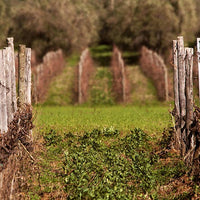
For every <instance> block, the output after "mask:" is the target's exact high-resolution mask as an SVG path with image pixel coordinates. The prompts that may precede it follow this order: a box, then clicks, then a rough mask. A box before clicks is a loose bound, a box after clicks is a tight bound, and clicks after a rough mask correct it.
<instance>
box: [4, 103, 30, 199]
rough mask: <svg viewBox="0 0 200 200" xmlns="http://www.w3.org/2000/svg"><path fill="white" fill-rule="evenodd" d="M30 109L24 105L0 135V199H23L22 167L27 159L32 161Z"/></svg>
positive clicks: (24, 178) (23, 178)
mask: <svg viewBox="0 0 200 200" xmlns="http://www.w3.org/2000/svg"><path fill="white" fill-rule="evenodd" d="M32 128H33V124H32V109H31V106H29V105H24V106H23V108H20V109H18V111H17V112H16V113H15V115H14V118H13V120H12V122H11V123H10V124H9V127H8V131H7V133H5V134H1V136H0V199H4V200H7V199H23V198H22V196H21V194H20V193H21V187H22V185H23V183H24V182H26V181H25V180H26V177H23V173H24V171H23V170H22V169H23V168H26V167H27V166H25V165H26V164H25V163H27V160H31V161H33V159H34V158H33V157H32V156H31V154H30V151H32V136H31V132H30V131H31V129H32Z"/></svg>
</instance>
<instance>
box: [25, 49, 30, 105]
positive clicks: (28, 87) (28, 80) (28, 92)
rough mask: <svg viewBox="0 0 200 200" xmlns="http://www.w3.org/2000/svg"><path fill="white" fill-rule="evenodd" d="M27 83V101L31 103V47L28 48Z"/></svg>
mask: <svg viewBox="0 0 200 200" xmlns="http://www.w3.org/2000/svg"><path fill="white" fill-rule="evenodd" d="M25 84H26V96H25V97H26V100H25V102H26V103H27V104H30V105H31V49H30V48H27V49H26V69H25Z"/></svg>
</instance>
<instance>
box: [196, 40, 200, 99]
mask: <svg viewBox="0 0 200 200" xmlns="http://www.w3.org/2000/svg"><path fill="white" fill-rule="evenodd" d="M197 58H198V79H199V101H200V38H197Z"/></svg>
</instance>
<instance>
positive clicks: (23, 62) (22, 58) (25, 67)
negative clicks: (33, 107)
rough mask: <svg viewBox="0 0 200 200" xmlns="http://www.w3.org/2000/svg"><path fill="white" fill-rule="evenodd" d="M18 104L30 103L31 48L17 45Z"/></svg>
mask: <svg viewBox="0 0 200 200" xmlns="http://www.w3.org/2000/svg"><path fill="white" fill-rule="evenodd" d="M18 87H19V89H18V93H19V106H22V105H23V104H31V49H30V48H26V46H25V45H19V80H18Z"/></svg>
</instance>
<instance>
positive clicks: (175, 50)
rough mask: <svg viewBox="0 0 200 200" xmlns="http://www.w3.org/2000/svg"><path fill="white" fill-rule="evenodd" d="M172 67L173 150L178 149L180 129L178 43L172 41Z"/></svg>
mask: <svg viewBox="0 0 200 200" xmlns="http://www.w3.org/2000/svg"><path fill="white" fill-rule="evenodd" d="M173 67H174V106H175V114H176V116H175V118H176V129H177V130H176V134H175V138H174V140H175V148H176V149H180V145H181V144H180V141H181V139H180V138H181V129H180V128H179V127H180V104H179V78H178V42H177V40H173Z"/></svg>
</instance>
